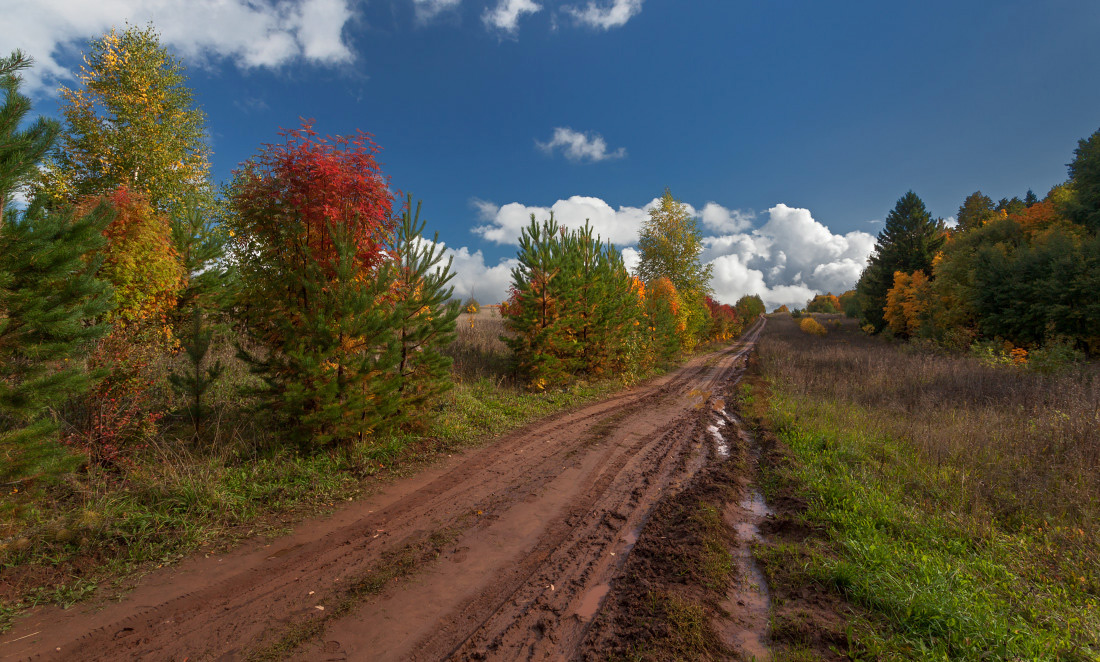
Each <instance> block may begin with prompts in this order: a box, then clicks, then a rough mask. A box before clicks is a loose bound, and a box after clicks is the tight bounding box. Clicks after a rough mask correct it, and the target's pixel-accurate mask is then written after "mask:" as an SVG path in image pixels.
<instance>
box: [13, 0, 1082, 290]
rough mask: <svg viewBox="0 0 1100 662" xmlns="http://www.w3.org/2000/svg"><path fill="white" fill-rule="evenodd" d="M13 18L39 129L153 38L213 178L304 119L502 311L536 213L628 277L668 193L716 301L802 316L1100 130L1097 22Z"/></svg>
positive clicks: (17, 3)
mask: <svg viewBox="0 0 1100 662" xmlns="http://www.w3.org/2000/svg"><path fill="white" fill-rule="evenodd" d="M101 5H103V6H101ZM0 11H2V12H3V15H4V16H5V17H6V20H5V23H8V24H9V25H8V26H7V28H6V29H4V30H3V31H2V34H0V49H2V50H4V51H5V52H6V51H9V50H10V49H11V48H14V47H21V48H23V49H24V50H26V51H27V52H29V53H30V54H31V55H32V56H34V57H35V58H36V59H37V60H38V62H39V63H40V66H39V67H38V69H37V71H36V72H34V73H32V75H31V76H29V77H28V83H29V88H30V89H31V90H32V91H33V92H34V96H35V99H36V103H37V106H36V108H37V110H38V111H39V112H43V113H46V114H53V113H56V105H55V104H56V96H55V94H54V92H53V90H54V89H55V88H56V86H57V84H58V83H68V82H71V78H70V77H71V73H69V72H71V71H72V69H74V68H75V67H76V66H77V63H78V61H79V60H78V58H79V51H80V49H81V48H82V47H83V46H84V45H85V44H86V43H87V41H88V39H89V38H92V37H95V36H98V35H100V34H102V33H103V32H104V31H106V30H107V29H109V28H110V27H111V26H112V25H122V24H123V22H124V21H127V20H129V21H130V22H133V23H137V24H144V23H145V22H147V21H152V22H153V24H154V25H155V26H156V27H157V29H158V30H159V31H160V32H161V35H162V40H163V41H164V43H166V44H167V45H168V47H169V48H170V50H172V51H173V52H174V53H176V54H177V55H178V56H180V57H181V58H182V59H183V60H184V62H185V64H186V65H187V66H188V72H189V75H190V82H191V86H192V87H193V89H194V90H195V93H196V98H197V101H198V102H199V104H200V105H201V106H202V107H203V109H204V110H205V111H206V113H207V115H208V118H209V130H210V135H211V145H212V148H213V150H214V157H213V174H214V176H215V178H216V179H218V180H219V181H221V180H225V179H227V178H228V176H229V173H230V171H231V170H232V169H233V168H234V167H235V166H236V165H237V164H238V163H239V162H240V161H242V160H243V159H245V158H247V157H248V156H250V155H252V154H254V153H255V152H256V150H257V149H259V147H260V146H261V144H262V143H265V142H271V141H274V140H276V138H277V131H278V129H279V127H288V126H295V125H297V123H298V118H300V117H310V118H314V119H316V121H317V125H316V128H317V129H318V130H319V131H320V132H322V133H328V134H346V133H351V132H353V131H354V130H355V129H363V130H365V131H368V132H370V133H372V134H374V136H375V139H376V141H377V142H378V143H379V144H380V145H381V146H382V147H383V152H382V154H381V157H380V160H381V161H382V162H383V164H384V166H383V167H384V170H385V172H386V173H387V174H388V175H389V176H390V178H391V183H392V186H393V187H394V188H396V189H400V190H402V191H410V192H412V193H413V194H414V195H415V196H416V197H418V198H422V199H423V200H424V215H425V216H426V218H427V219H428V221H429V224H430V227H431V228H434V229H437V230H438V231H439V234H440V240H441V241H443V242H444V243H446V244H447V246H448V247H449V248H450V249H452V253H453V254H454V255H455V257H456V266H457V267H458V270H459V279H458V283H457V285H458V290H459V293H460V294H464V295H466V294H475V295H478V296H479V298H481V299H483V300H486V301H487V300H496V299H499V298H500V296H502V294H503V291H504V287H505V286H506V283H507V271H508V268H509V266H510V264H509V262H508V259H509V258H510V257H511V256H513V255H514V253H515V247H514V239H515V236H516V234H517V232H518V227H519V225H520V224H521V223H523V221H524V220H525V219H526V218H527V216H528V215H529V214H530V212H532V211H535V212H536V213H538V214H539V215H540V216H543V215H545V214H546V213H548V210H549V209H550V208H553V209H554V210H555V212H556V214H557V215H558V216H559V217H560V218H563V219H564V220H566V221H567V222H583V219H584V217H585V216H588V217H590V218H593V221H594V222H595V223H596V225H597V227H598V228H599V229H600V230H601V231H603V233H604V235H605V236H610V237H611V238H612V239H614V240H615V241H616V242H617V243H618V244H619V245H620V246H622V247H624V248H625V249H626V255H627V258H628V260H629V259H633V257H634V253H633V251H632V250H631V248H630V246H631V244H632V243H634V241H635V239H636V233H637V227H638V225H639V224H640V223H641V221H642V220H643V219H644V217H645V206H646V205H647V204H649V203H650V202H651V201H652V200H653V199H654V198H655V197H657V196H659V195H660V194H661V193H662V191H663V190H664V188H665V187H669V188H671V190H672V192H673V194H674V195H675V196H676V197H677V198H679V199H681V200H683V201H684V202H685V203H688V204H690V205H691V206H692V208H693V210H694V211H695V212H697V213H698V214H699V215H700V223H701V225H702V226H703V230H704V233H705V234H706V236H707V250H706V252H705V254H704V256H705V258H706V259H707V260H712V261H714V264H715V272H716V280H715V283H714V285H715V290H716V292H717V294H718V296H719V298H720V299H724V300H734V299H736V298H737V297H738V296H740V295H741V294H746V293H756V294H761V295H762V296H764V298H765V300H766V301H767V302H768V303H769V305H779V304H780V303H787V304H793V305H801V304H803V303H804V302H805V300H806V299H807V298H809V296H812V294H814V293H816V292H820V291H824V290H826V289H828V290H833V291H838V290H842V289H846V288H847V287H850V286H851V285H852V284H853V283H854V281H855V278H856V277H858V274H859V270H860V269H861V268H862V266H863V263H864V261H865V259H866V256H867V254H868V253H869V252H870V250H871V245H872V244H873V235H874V234H875V233H876V232H877V231H878V229H879V228H880V227H881V225H879V224H876V223H875V221H879V220H881V219H882V218H883V217H884V216H885V215H886V213H887V212H888V211H889V210H890V209H891V208H892V207H893V205H894V203H895V201H896V200H897V199H898V198H899V197H900V196H901V195H903V194H904V193H905V192H906V191H907V190H909V189H913V190H915V191H916V192H917V193H918V194H919V195H920V196H921V197H922V198H923V199H924V200H925V202H926V204H927V205H928V207H929V209H930V210H931V212H932V213H933V214H935V215H937V216H942V217H950V216H953V215H954V214H955V212H956V210H957V209H958V206H959V205H960V203H961V202H962V200H963V198H964V197H965V196H966V195H967V194H969V193H970V192H972V191H974V190H976V189H981V190H982V191H983V192H985V193H987V194H988V195H990V196H991V197H993V198H994V199H997V198H1000V197H1002V196H1005V197H1011V196H1013V195H1019V196H1021V197H1022V196H1023V195H1024V193H1025V192H1026V191H1027V190H1028V188H1031V189H1033V190H1034V191H1035V192H1036V193H1037V194H1039V195H1040V196H1042V195H1044V194H1045V193H1046V191H1047V190H1048V189H1049V188H1050V187H1051V186H1053V185H1055V184H1057V183H1059V182H1061V181H1063V180H1064V179H1065V177H1066V169H1065V164H1066V163H1068V162H1069V161H1070V160H1071V158H1072V152H1073V149H1074V148H1075V147H1076V143H1077V140H1078V139H1080V138H1083V137H1087V136H1088V135H1090V134H1091V133H1092V132H1093V131H1096V130H1097V129H1098V128H1100V85H1098V84H1097V81H1100V39H1097V37H1096V35H1097V34H1100V3H1098V2H1096V1H1095V0H1053V1H1048V2H1044V3H1041V4H1038V3H1034V2H1023V1H1015V0H1007V1H1006V0H1000V1H996V2H992V1H990V2H966V1H962V0H957V1H955V2H939V1H924V2H905V3H896V2H895V3H883V2H861V1H859V2H857V1H850V2H840V3H837V2H821V1H820V0H818V1H811V0H803V1H795V0H791V1H774V2H764V1H757V2H747V1H744V2H743V1H738V0H714V1H711V0H681V1H680V2H672V1H671V0H595V1H594V2H589V1H588V0H563V1H560V2H559V1H557V0H363V1H355V0H304V1H303V2H296V3H287V2H284V3H278V4H275V3H269V2H264V1H263V0H258V1H256V2H245V1H244V0H224V1H223V2H216V1H215V0H193V1H191V2H170V1H167V0H118V1H117V2H113V3H110V6H106V3H89V2H78V1H76V0H68V1H63V0H0ZM10 17H15V18H14V19H12V20H11V21H9V20H8V18H10ZM555 137H557V140H556V141H555ZM601 141H602V142H601ZM601 144H602V149H601ZM502 260H503V262H502Z"/></svg>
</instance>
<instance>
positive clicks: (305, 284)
mask: <svg viewBox="0 0 1100 662" xmlns="http://www.w3.org/2000/svg"><path fill="white" fill-rule="evenodd" d="M330 238H331V241H332V245H331V248H332V249H334V252H335V256H332V255H329V256H326V257H327V259H326V262H324V263H322V262H320V261H318V260H316V259H315V258H313V257H312V256H311V255H310V251H309V250H308V249H305V250H304V254H305V256H306V259H305V260H304V261H303V262H301V263H298V264H293V265H279V266H278V267H277V268H276V269H274V271H277V272H278V273H279V274H280V276H279V279H278V280H279V281H281V282H279V283H273V284H272V285H273V287H266V286H263V285H260V284H259V283H257V282H256V281H255V279H254V278H253V276H257V275H260V274H251V273H249V272H248V271H242V277H243V278H242V280H246V279H247V280H246V282H247V283H248V287H246V288H244V289H243V290H242V291H243V294H244V295H245V297H246V298H245V299H244V300H242V303H243V304H244V305H245V306H246V307H245V312H244V315H243V317H244V321H245V323H246V325H247V326H248V329H249V331H250V333H251V334H252V336H253V338H254V339H255V340H256V341H258V343H259V344H261V345H262V346H263V347H264V348H265V350H266V352H250V351H248V350H246V349H244V348H243V347H242V348H241V358H242V359H244V360H245V361H246V362H247V363H248V364H249V365H250V367H251V369H252V371H253V373H254V374H256V375H257V376H258V377H260V378H261V379H262V381H263V385H262V386H261V387H260V388H259V389H256V390H255V391H254V393H255V395H257V396H258V397H259V400H260V403H261V413H262V414H263V415H265V416H270V417H271V418H272V419H273V421H274V422H275V423H276V424H277V425H279V426H280V427H282V429H283V430H284V431H285V433H286V436H287V438H288V439H289V440H291V441H293V442H296V443H297V444H298V445H299V446H301V447H304V448H311V447H321V446H326V445H345V446H346V445H348V444H351V443H359V442H363V441H364V440H365V439H366V438H367V437H369V436H370V435H371V434H372V433H374V432H375V431H376V430H378V429H380V428H383V427H385V426H388V425H391V424H392V423H393V421H394V418H395V415H396V414H397V412H398V408H399V406H400V398H399V396H398V388H399V385H400V384H399V379H398V372H397V365H398V356H399V354H398V344H397V343H396V342H394V329H395V327H396V326H397V320H396V315H395V310H394V306H393V303H392V301H390V297H391V296H392V295H391V290H390V284H391V283H392V282H393V278H394V276H393V274H392V271H391V269H392V267H391V266H390V265H388V264H381V265H378V266H376V267H374V268H373V269H372V271H371V272H370V273H364V272H363V271H362V270H361V269H360V267H359V263H358V256H357V254H356V253H357V251H356V249H355V243H354V242H353V241H352V240H351V239H350V238H349V237H348V233H347V232H346V231H344V230H342V228H341V227H340V226H337V227H334V228H332V229H331V232H330ZM272 266H274V265H272ZM261 277H262V275H261Z"/></svg>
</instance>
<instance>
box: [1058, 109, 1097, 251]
mask: <svg viewBox="0 0 1100 662" xmlns="http://www.w3.org/2000/svg"><path fill="white" fill-rule="evenodd" d="M1073 155H1074V159H1073V162H1072V163H1070V164H1069V176H1070V182H1072V184H1073V190H1074V195H1073V196H1072V198H1071V199H1070V201H1069V204H1068V205H1067V207H1068V209H1067V210H1066V212H1067V216H1069V218H1070V220H1071V221H1073V222H1075V223H1079V224H1081V225H1084V226H1085V227H1087V228H1088V229H1089V230H1091V231H1092V232H1094V233H1100V129H1098V130H1097V131H1096V132H1095V133H1093V134H1092V135H1091V136H1089V137H1088V139H1087V140H1086V139H1084V138H1082V139H1081V140H1080V141H1078V143H1077V149H1076V150H1074V152H1073Z"/></svg>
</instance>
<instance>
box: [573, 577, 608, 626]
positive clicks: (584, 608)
mask: <svg viewBox="0 0 1100 662" xmlns="http://www.w3.org/2000/svg"><path fill="white" fill-rule="evenodd" d="M610 590H611V584H610V583H608V584H597V585H596V586H593V587H592V588H590V589H588V592H587V593H585V594H584V597H582V598H581V603H580V604H579V605H577V611H576V612H575V613H576V615H577V618H579V619H581V620H582V621H584V622H588V621H590V620H592V619H593V618H595V617H596V612H598V611H599V610H600V604H601V603H602V602H603V599H604V598H606V597H607V593H608V591H610Z"/></svg>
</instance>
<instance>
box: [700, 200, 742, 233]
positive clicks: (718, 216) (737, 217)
mask: <svg viewBox="0 0 1100 662" xmlns="http://www.w3.org/2000/svg"><path fill="white" fill-rule="evenodd" d="M755 218H756V215H755V214H752V213H746V212H743V211H741V210H740V209H726V208H725V207H723V206H722V205H720V204H718V203H717V202H708V203H707V204H705V205H703V210H702V211H701V212H699V220H701V221H702V222H703V227H704V228H706V229H707V230H710V231H712V232H740V231H742V230H745V229H747V228H751V227H752V222H753V220H754V219H755Z"/></svg>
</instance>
